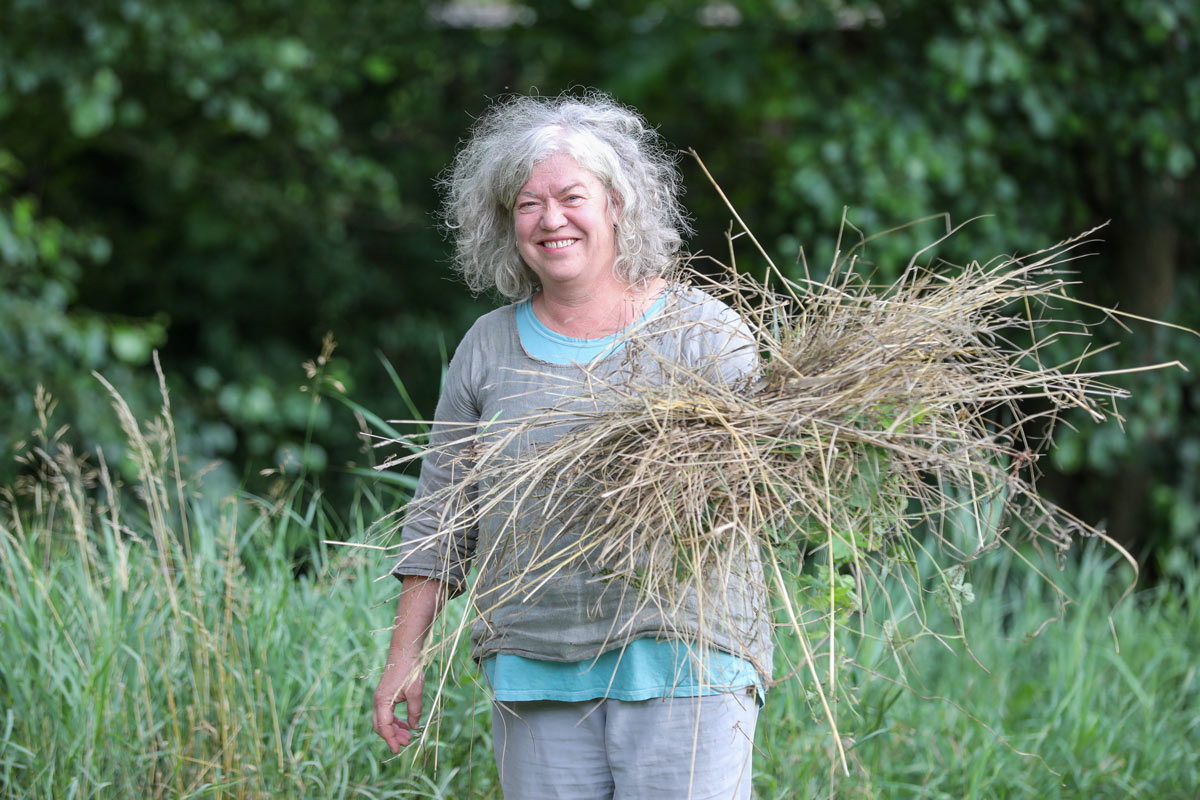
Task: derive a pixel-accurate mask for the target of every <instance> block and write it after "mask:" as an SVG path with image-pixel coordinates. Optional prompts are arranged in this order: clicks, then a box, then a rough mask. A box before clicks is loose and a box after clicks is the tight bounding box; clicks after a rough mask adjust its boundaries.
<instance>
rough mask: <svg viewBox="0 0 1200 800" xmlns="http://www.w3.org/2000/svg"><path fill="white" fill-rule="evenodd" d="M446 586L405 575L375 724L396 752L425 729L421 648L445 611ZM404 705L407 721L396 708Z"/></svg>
mask: <svg viewBox="0 0 1200 800" xmlns="http://www.w3.org/2000/svg"><path fill="white" fill-rule="evenodd" d="M445 596H446V586H445V584H444V583H442V582H441V581H439V580H435V579H433V578H423V577H419V576H416V575H405V576H404V585H403V588H402V589H401V591H400V601H399V603H398V604H397V606H396V625H395V627H394V628H392V643H391V646H390V647H389V648H388V661H387V666H385V667H384V668H383V675H382V676H381V677H380V678H379V685H378V686H376V687H375V698H374V704H375V706H374V711H372V713H371V722H372V725H373V726H374V728H375V732H376V733H378V734H379V735H380V736H381V737H383V740H384V741H385V742H387V745H388V747H389V748H391V751H392V752H393V753H399V752H400V748H401V747H405V746H407V745H408V744H409V743H410V742H412V740H413V736H415V735H416V734H417V733H418V732H419V731H420V728H421V705H422V702H423V700H422V695H423V692H424V691H425V669H424V667H423V666H422V664H421V648H422V646H423V645H424V642H425V637H426V636H428V635H429V627H430V626H431V625H432V624H433V620H434V617H436V616H437V615H438V611H439V610H441V607H442V601H443V599H444V598H445ZM401 703H403V704H404V714H405V719H401V718H400V717H398V716H396V706H398V705H400V704H401Z"/></svg>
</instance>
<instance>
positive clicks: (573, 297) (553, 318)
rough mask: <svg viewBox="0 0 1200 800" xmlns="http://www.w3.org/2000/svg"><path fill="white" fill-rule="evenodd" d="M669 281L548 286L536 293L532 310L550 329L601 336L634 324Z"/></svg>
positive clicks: (580, 335)
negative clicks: (572, 288) (574, 288)
mask: <svg viewBox="0 0 1200 800" xmlns="http://www.w3.org/2000/svg"><path fill="white" fill-rule="evenodd" d="M665 287H666V281H664V280H663V279H662V278H655V279H654V280H652V281H650V282H649V283H647V284H646V285H645V286H638V287H636V288H635V287H633V286H629V285H626V284H613V285H612V286H611V287H604V288H599V287H593V288H591V289H589V290H587V291H583V292H578V293H568V292H563V291H555V290H549V291H548V290H547V289H546V288H545V287H543V289H542V291H540V292H538V293H537V294H535V295H534V296H533V300H532V302H531V307H532V308H533V313H534V314H535V315H536V316H537V318H538V320H539V321H541V323H542V324H543V325H545V326H546V327H547V328H549V329H550V330H552V331H554V332H555V333H560V334H562V335H563V336H570V337H572V338H575V339H599V338H601V337H603V336H611V335H612V334H614V333H617V332H618V331H620V330H623V329H624V328H626V327H628V326H629V325H632V324H633V323H634V322H636V321H637V320H638V319H639V318H640V317H641V316H642V315H643V314H645V313H646V309H647V308H649V307H650V305H651V304H652V303H653V302H654V301H655V300H657V299H658V297H659V295H661V294H662V291H663V289H664V288H665Z"/></svg>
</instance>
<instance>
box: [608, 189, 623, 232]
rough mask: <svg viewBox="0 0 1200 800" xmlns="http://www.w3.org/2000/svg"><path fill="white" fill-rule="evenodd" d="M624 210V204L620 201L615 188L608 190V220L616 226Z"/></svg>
mask: <svg viewBox="0 0 1200 800" xmlns="http://www.w3.org/2000/svg"><path fill="white" fill-rule="evenodd" d="M624 210H625V203H624V201H623V200H622V199H621V193H620V192H618V191H617V190H616V189H615V188H613V187H611V186H610V187H609V189H608V218H609V219H610V220H611V221H612V224H613V225H616V224H617V223H619V222H620V221H621V212H622V211H624Z"/></svg>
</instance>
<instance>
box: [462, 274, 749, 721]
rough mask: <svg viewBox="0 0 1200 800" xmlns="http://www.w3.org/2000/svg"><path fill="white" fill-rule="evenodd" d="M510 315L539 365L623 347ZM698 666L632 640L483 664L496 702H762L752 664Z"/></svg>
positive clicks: (656, 306) (711, 659)
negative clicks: (732, 697)
mask: <svg viewBox="0 0 1200 800" xmlns="http://www.w3.org/2000/svg"><path fill="white" fill-rule="evenodd" d="M665 303H666V298H665V296H663V297H660V298H659V299H658V300H656V301H655V302H654V303H653V304H651V306H650V307H649V308H648V309H646V313H645V314H643V315H642V317H641V319H639V320H638V321H637V322H636V323H634V324H633V325H631V326H630V327H631V328H632V327H634V326H636V325H640V324H641V323H643V322H645V321H646V320H649V319H651V318H652V317H654V316H655V315H656V314H658V313H660V312H661V311H662V309H663V306H664V305H665ZM516 314H517V334H518V335H519V336H520V338H521V345H522V346H523V347H524V348H525V351H526V352H527V353H528V354H529V355H530V356H532V357H534V358H536V359H539V360H541V361H547V362H550V363H552V364H583V365H586V364H590V363H591V362H592V361H594V360H596V359H597V358H600V357H602V356H608V355H611V354H613V353H616V352H618V351H620V349H621V348H622V347H624V346H625V340H624V338H623V337H622V335H621V333H616V334H613V335H612V336H605V337H602V338H599V339H575V338H572V337H570V336H563V335H562V334H560V333H556V332H555V331H552V330H550V329H549V328H547V327H546V326H545V325H544V324H543V323H542V321H541V320H539V319H538V318H537V315H536V314H534V313H533V308H532V307H531V306H530V304H529V301H528V300H527V301H525V302H524V303H521V304H520V305H518V306H517V308H516ZM626 330H628V328H627V329H626ZM704 662H705V663H704V672H705V674H704V676H703V678H701V676H700V669H698V666H697V658H696V654H694V653H692V652H691V651H690V650H689V649H688V647H687V645H685V644H683V643H682V642H679V641H673V640H656V639H635V640H634V641H632V642H629V643H628V644H626V645H625V646H624V647H621V648H617V649H616V650H610V651H608V652H607V653H603V654H602V655H600V656H599V657H598V658H595V659H591V658H589V659H585V660H583V661H543V660H540V659H533V658H525V657H523V656H517V655H510V654H508V653H500V654H498V655H495V656H490V657H488V658H485V659H484V660H483V662H482V667H483V671H484V674H485V675H487V679H488V683H489V684H490V685H491V687H492V691H493V692H494V694H495V698H496V699H497V700H500V701H502V702H505V701H507V702H518V701H522V700H558V701H566V702H571V701H579V700H593V699H598V698H601V697H608V698H612V699H614V700H649V699H651V698H655V697H697V696H700V695H711V694H720V693H723V692H728V691H731V690H736V689H741V688H743V687H747V686H754V687H756V688H757V690H758V691H757V695H758V697H759V699H760V701H761V698H762V696H763V693H762V686H761V685H760V684H759V678H758V671H757V670H755V669H754V666H753V665H752V664H750V662H748V661H746V660H745V659H741V658H737V657H736V656H733V655H730V654H729V653H725V652H722V651H720V650H712V651H710V652H709V653H708V655H707V657H706V658H705V659H704Z"/></svg>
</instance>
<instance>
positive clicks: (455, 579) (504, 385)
mask: <svg viewBox="0 0 1200 800" xmlns="http://www.w3.org/2000/svg"><path fill="white" fill-rule="evenodd" d="M646 328H647V329H648V331H649V335H648V336H647V333H646V332H642V333H639V335H638V342H639V345H642V344H645V345H647V346H648V347H649V348H651V349H653V350H654V351H656V352H657V355H656V356H647V355H642V356H641V357H640V361H641V363H640V366H639V367H638V368H640V369H658V370H660V371H661V370H662V369H664V365H670V364H679V365H681V366H682V367H683V368H685V369H687V370H689V371H693V372H695V371H709V374H710V375H712V376H713V377H716V378H719V379H720V380H723V381H725V382H726V383H727V384H729V385H734V384H736V383H737V382H738V381H739V380H740V379H742V378H744V377H746V376H748V375H750V374H751V373H753V371H754V370H755V368H756V365H757V353H756V349H755V345H754V340H753V338H752V337H751V335H750V332H749V330H748V329H747V328H746V325H745V323H744V322H743V321H742V320H741V318H740V317H739V316H738V315H737V313H736V312H734V311H733V310H732V309H731V308H729V307H728V306H727V305H725V304H724V303H722V302H721V301H719V300H716V299H714V298H712V297H710V296H709V295H707V294H705V293H703V292H701V291H700V290H698V289H695V288H689V287H673V288H671V289H669V290H668V293H667V298H666V303H665V305H664V307H663V310H662V311H661V312H660V313H659V314H658V315H657V316H655V317H654V318H653V319H651V320H650V321H648V322H647V323H646ZM635 352H640V353H645V352H646V350H645V348H644V347H639V348H636V349H635ZM633 358H639V357H638V356H636V355H634V356H633ZM629 368H630V353H624V352H615V353H613V354H611V355H608V356H605V357H604V358H603V359H602V360H600V361H599V362H597V363H593V364H591V365H589V367H588V371H589V373H590V374H591V375H592V376H593V377H595V376H598V375H599V376H604V380H605V382H611V381H612V380H613V379H619V376H620V374H621V372H620V371H621V370H622V369H629ZM584 376H585V370H584V368H583V367H580V366H577V365H562V364H551V363H548V362H545V361H541V360H538V359H535V358H533V357H531V356H530V355H529V354H528V353H526V352H525V350H524V348H523V347H522V345H521V341H520V337H519V335H518V332H517V324H516V314H515V306H512V305H509V306H504V307H502V308H499V309H496V310H495V311H492V312H489V313H487V314H485V315H483V316H482V317H480V318H479V319H478V320H477V321H476V322H475V324H474V326H472V328H471V329H470V330H469V331H468V332H467V334H466V336H465V337H464V338H463V340H462V343H461V344H460V345H459V347H458V349H457V350H456V352H455V354H454V357H453V359H452V360H451V362H450V367H449V370H448V372H447V374H446V380H445V385H444V387H443V390H442V396H441V398H440V400H439V402H438V406H437V412H436V415H435V422H436V425H435V429H434V432H433V434H432V435H433V442H432V449H431V452H430V453H429V455H427V456H426V458H425V461H424V463H423V464H422V468H421V476H420V480H419V483H418V487H417V491H416V494H415V495H414V499H413V507H412V508H411V509H410V513H409V515H408V518H407V520H406V524H405V527H404V530H403V532H402V534H401V557H400V560H399V562H398V563H397V564H396V566H395V568H394V569H393V574H395V575H396V576H397V577H403V576H404V575H420V576H426V577H432V578H437V579H439V580H442V581H445V582H446V583H447V584H448V586H449V588H450V591H451V592H452V593H458V592H461V591H462V590H463V589H464V588H465V586H466V583H467V574H468V572H469V571H470V569H471V566H472V563H473V561H475V560H476V554H477V553H479V554H487V557H486V558H480V559H478V560H479V562H480V563H479V567H480V572H479V574H478V576H477V578H476V585H475V592H474V594H473V602H474V604H475V609H474V610H475V612H476V614H477V618H476V621H475V622H474V625H473V627H472V632H471V654H472V656H473V657H474V658H475V659H477V660H479V659H483V658H486V657H487V656H490V655H493V654H496V653H510V654H513V655H520V656H525V657H527V658H537V659H543V660H550V661H579V660H583V659H588V658H593V657H595V656H596V655H598V654H599V653H600V652H602V651H604V650H608V649H612V648H614V647H618V646H620V645H622V644H623V643H624V642H626V641H630V640H633V639H638V638H646V637H650V638H661V637H663V636H682V637H685V638H689V639H695V638H696V637H697V634H698V633H699V631H700V614H699V613H698V609H697V608H696V604H695V603H694V602H687V603H684V604H683V607H682V610H680V611H679V612H678V613H677V615H676V617H675V618H673V619H671V620H669V621H664V619H663V618H662V617H661V616H660V615H659V613H658V612H657V611H656V610H654V609H653V608H652V607H649V608H648V607H646V606H645V604H639V603H636V602H634V601H633V600H632V597H631V593H632V592H633V591H634V590H632V589H631V588H630V587H627V586H615V585H614V584H615V583H616V582H614V581H605V580H598V579H597V574H596V572H595V568H594V567H592V566H589V565H587V563H586V562H581V563H580V565H578V566H572V567H571V568H569V569H565V570H560V571H559V572H558V573H557V574H556V575H554V576H553V577H552V578H551V579H550V580H549V581H548V582H546V583H545V585H543V586H541V587H540V588H539V589H538V590H537V591H536V592H534V593H533V594H532V595H530V596H527V595H526V594H525V593H521V592H513V591H512V590H511V588H512V587H511V579H512V577H513V575H514V574H515V572H516V571H517V569H518V565H517V563H516V562H518V561H519V560H520V559H521V558H522V555H521V553H522V552H524V553H526V555H527V554H528V548H527V547H526V548H522V546H520V545H519V544H514V542H517V541H519V540H520V534H522V533H525V534H529V533H533V534H536V535H537V536H539V537H541V538H542V539H543V540H547V539H549V540H552V541H554V542H555V544H554V545H553V546H554V547H556V548H569V547H570V544H571V542H572V540H573V537H574V536H577V534H576V533H575V532H574V531H571V530H568V529H564V528H562V527H561V526H559V527H558V528H554V526H553V524H552V525H551V529H546V520H545V518H543V517H540V516H539V515H538V512H537V509H532V510H525V509H518V511H517V513H516V514H513V515H510V512H511V510H512V506H511V505H505V504H500V505H498V506H496V507H494V508H492V509H491V510H490V511H489V512H488V513H485V514H483V515H482V516H479V517H478V518H475V519H472V520H470V521H469V522H467V521H465V520H463V521H458V520H455V521H452V522H448V518H452V517H453V514H452V513H447V509H446V508H444V507H431V504H429V503H427V502H423V498H427V497H428V496H429V495H431V494H433V493H434V492H437V491H438V490H439V489H441V488H443V487H446V486H448V485H452V484H454V483H456V482H459V481H462V480H463V478H464V476H465V475H466V474H467V472H468V471H469V468H470V466H469V462H466V461H464V460H462V456H463V452H462V450H461V449H460V448H456V447H455V446H454V445H453V442H455V441H457V440H458V439H461V438H462V437H464V436H465V435H470V434H475V433H477V432H484V431H486V432H488V433H498V432H499V431H501V430H502V429H503V426H504V425H505V423H506V422H508V423H509V424H510V425H511V424H514V421H517V420H524V419H527V418H528V417H529V416H530V415H532V414H537V413H538V412H539V411H545V410H548V409H556V410H562V409H564V408H572V407H573V408H575V409H578V410H580V411H586V410H587V409H589V408H594V407H595V404H597V403H599V402H602V398H589V397H587V396H586V395H587V392H586V391H585V390H584V388H583V382H582V379H583V378H584ZM567 427H569V426H568V425H567V424H559V425H553V426H551V425H547V426H544V427H538V428H534V429H531V430H530V431H529V432H528V433H527V434H526V435H524V436H522V437H519V438H513V439H512V440H511V441H510V443H509V445H508V446H507V447H506V448H505V449H506V452H505V454H504V455H505V456H506V457H512V458H514V459H515V458H519V457H520V455H521V454H522V452H528V450H527V448H530V447H536V446H537V445H538V444H539V443H541V442H545V441H549V440H552V439H553V438H555V437H557V436H559V435H561V434H562V432H563V431H564V429H565V428H567ZM475 488H476V491H480V492H482V493H485V494H486V491H487V488H488V487H486V486H483V487H475ZM530 505H535V504H530ZM414 512H415V513H414ZM743 562H744V563H742V564H740V565H737V566H735V569H734V570H732V576H731V577H729V578H728V579H727V583H726V584H725V585H724V587H723V588H724V590H725V591H724V594H725V596H726V597H725V599H726V603H725V608H724V609H723V613H720V614H713V613H711V612H709V613H708V614H707V615H706V617H705V618H706V619H707V620H709V621H708V622H706V624H705V629H706V630H705V635H704V636H703V637H701V638H702V639H703V641H705V642H706V643H707V644H711V645H713V646H716V647H717V648H719V649H722V650H725V651H727V652H730V653H733V654H735V655H738V656H741V657H745V658H748V659H749V660H750V661H751V662H752V663H754V664H755V665H756V666H757V667H758V668H759V670H760V671H761V672H762V673H763V675H762V677H763V678H764V680H770V678H771V674H770V673H771V642H770V628H769V620H768V619H767V616H768V615H767V611H766V602H765V597H764V594H765V593H764V591H763V589H762V580H761V568H760V565H759V564H758V561H757V554H748V555H747V557H746V558H745V559H744V560H743ZM639 605H641V607H640V608H638V606H639ZM713 616H719V617H720V618H721V619H720V622H716V623H714V622H713V621H712V617H713Z"/></svg>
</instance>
